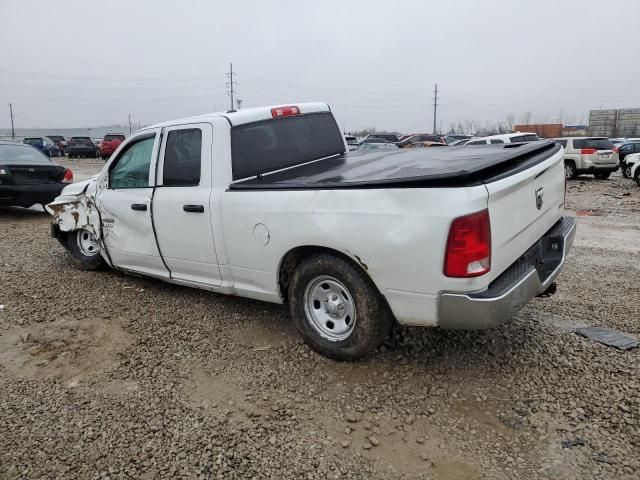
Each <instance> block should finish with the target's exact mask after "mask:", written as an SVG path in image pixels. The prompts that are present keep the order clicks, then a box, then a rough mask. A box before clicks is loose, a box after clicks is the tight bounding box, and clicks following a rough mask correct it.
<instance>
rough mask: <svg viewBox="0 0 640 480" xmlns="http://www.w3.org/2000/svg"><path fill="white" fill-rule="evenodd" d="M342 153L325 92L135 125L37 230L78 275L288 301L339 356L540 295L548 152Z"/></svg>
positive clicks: (565, 223)
mask: <svg viewBox="0 0 640 480" xmlns="http://www.w3.org/2000/svg"><path fill="white" fill-rule="evenodd" d="M312 132H322V134H321V135H317V134H316V135H313V134H312ZM292 138H294V139H295V141H291V139H292ZM345 150H346V145H345V142H344V139H343V137H342V134H341V132H340V129H339V127H338V124H337V123H336V121H335V119H334V117H333V114H332V113H331V109H330V108H329V106H328V105H326V104H324V103H310V104H302V105H292V106H274V107H262V108H246V109H242V110H241V111H238V112H235V111H232V112H226V113H222V114H210V115H201V116H197V117H193V118H187V119H181V120H176V121H171V122H165V123H162V124H159V125H155V126H150V127H145V128H143V129H141V130H139V131H137V132H136V133H134V134H133V135H132V136H131V137H130V138H128V139H127V140H125V144H123V145H122V146H121V148H119V149H118V151H117V152H116V154H114V155H112V156H111V157H110V159H109V160H108V162H107V163H106V164H105V166H104V168H103V169H102V171H101V172H100V173H99V174H98V175H97V176H96V177H94V178H92V179H89V180H87V181H86V182H79V183H76V184H74V185H71V186H69V187H67V188H66V189H65V190H63V191H62V193H61V195H60V196H59V197H58V198H57V199H56V200H54V202H52V203H51V204H49V205H48V206H47V210H48V211H49V212H50V213H51V214H52V215H53V216H54V224H53V226H52V234H53V235H54V236H55V237H56V238H58V240H59V241H60V243H61V244H62V245H64V246H65V247H66V248H67V249H68V251H69V253H70V256H71V258H72V259H73V262H74V263H75V264H76V265H77V266H78V267H80V268H82V269H85V270H95V269H97V268H99V267H100V266H101V265H103V264H107V265H110V266H112V267H114V268H116V269H117V270H118V271H121V272H125V273H130V274H133V275H148V276H152V277H154V278H157V279H162V280H165V281H167V282H171V283H176V284H179V285H184V286H191V287H196V288H202V289H205V290H207V291H213V292H219V293H225V294H232V295H239V296H243V297H248V298H253V299H258V300H263V301H269V302H275V303H286V304H288V307H289V311H290V313H291V317H292V319H293V323H294V325H295V326H296V328H297V330H298V332H299V333H300V335H301V336H302V337H303V339H304V340H305V341H306V342H307V344H309V346H310V347H311V348H312V349H314V350H315V351H316V352H319V353H321V354H323V355H326V356H327V357H330V358H334V359H338V360H353V359H357V358H360V357H362V356H365V355H367V354H369V353H371V352H372V351H373V350H375V349H376V348H377V347H378V346H379V345H380V344H382V342H383V341H384V340H385V338H386V337H387V334H388V332H389V329H390V327H391V325H392V324H393V323H394V322H396V321H398V322H399V323H401V324H405V325H413V326H424V327H441V328H449V329H451V328H454V329H486V328H491V327H494V326H496V325H499V324H500V323H503V322H506V321H508V320H509V319H511V317H512V315H513V314H515V312H517V311H518V310H519V309H520V308H522V307H523V306H524V305H525V304H526V303H528V302H529V301H530V300H531V299H532V298H533V297H535V296H537V295H541V294H544V293H548V294H552V293H553V292H554V291H555V283H554V282H555V281H556V279H557V277H558V275H559V274H560V272H561V270H562V268H563V265H564V263H565V259H566V257H567V255H568V252H569V249H570V247H571V245H572V243H573V239H574V236H575V228H576V224H575V220H574V219H573V218H572V217H571V216H565V215H563V213H564V211H563V208H562V206H563V204H564V194H565V180H564V176H563V152H562V149H561V148H560V147H559V146H558V145H556V144H554V143H553V142H532V143H530V144H525V145H522V146H521V147H520V148H511V149H503V148H501V146H493V147H491V146H489V147H487V148H486V149H483V150H482V151H481V152H470V154H464V152H461V151H460V150H456V151H450V150H449V149H439V150H436V149H432V148H416V149H410V150H407V151H404V152H395V151H372V152H362V153H358V154H357V155H348V154H347V155H345ZM389 157H391V158H389ZM469 158H473V161H472V162H470V161H469ZM435 159H437V160H438V161H434V162H432V160H435ZM425 165H428V166H427V167H426V168H425ZM157 187H159V188H157ZM514 212H517V214H514ZM107 281H108V280H107Z"/></svg>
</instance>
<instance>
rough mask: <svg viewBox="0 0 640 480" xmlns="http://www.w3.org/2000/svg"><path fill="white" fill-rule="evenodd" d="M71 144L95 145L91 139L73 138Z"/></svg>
mask: <svg viewBox="0 0 640 480" xmlns="http://www.w3.org/2000/svg"><path fill="white" fill-rule="evenodd" d="M69 143H93V141H92V140H91V139H90V138H89V137H73V138H71V139H70V140H69Z"/></svg>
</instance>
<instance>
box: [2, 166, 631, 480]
mask: <svg viewBox="0 0 640 480" xmlns="http://www.w3.org/2000/svg"><path fill="white" fill-rule="evenodd" d="M67 163H68V164H69V165H72V168H74V170H76V171H77V172H78V173H81V172H82V175H83V176H84V175H86V176H89V175H90V174H91V172H92V171H93V170H92V169H97V168H99V166H101V165H102V162H101V161H93V160H92V161H86V160H84V161H83V160H79V161H75V162H67ZM79 176H80V175H76V179H78V178H79ZM567 205H568V207H569V208H571V209H572V210H573V211H574V212H575V213H576V214H577V216H578V222H579V230H578V236H577V239H576V243H575V246H574V249H573V252H572V255H571V257H570V259H569V261H568V264H567V268H566V270H565V272H564V273H563V274H562V276H561V278H560V281H559V285H558V293H557V294H556V295H555V296H553V297H551V298H546V299H536V300H534V301H533V302H532V303H531V304H530V305H528V306H527V307H526V308H525V309H523V310H522V311H521V312H520V313H519V314H518V315H517V318H516V320H515V321H514V322H512V323H510V324H507V325H504V326H502V327H500V328H497V329H495V330H491V331H485V332H445V331H438V330H429V329H419V328H401V327H396V328H394V330H393V333H392V336H391V338H390V339H389V341H388V342H387V343H386V344H385V346H384V347H382V348H381V349H380V351H379V352H377V354H376V355H375V356H373V357H372V358H370V359H368V360H366V361H362V362H358V363H351V364H344V363H336V362H332V361H329V360H327V359H324V358H322V357H320V356H318V355H316V354H314V353H313V352H311V351H310V350H309V349H308V348H307V347H306V346H305V345H304V344H303V343H302V342H301V341H300V339H299V337H298V336H297V335H296V333H295V331H294V328H293V326H292V324H291V322H290V320H289V319H288V317H287V311H286V309H285V308H284V307H282V306H277V305H271V304H265V303H259V302H254V301H249V300H245V299H240V298H233V297H227V296H222V295H216V294H212V293H207V292H203V291H198V290H193V289H188V288H182V287H178V286H174V285H169V284H165V283H161V282H158V281H155V280H150V279H144V278H136V277H127V276H123V275H120V274H118V273H115V272H111V271H101V272H82V271H78V270H76V269H74V268H73V267H72V266H71V264H70V262H69V260H68V258H67V257H66V255H65V253H64V251H63V249H62V247H61V246H60V245H58V244H57V243H56V241H54V240H53V239H51V238H50V237H49V235H48V232H49V217H47V215H45V214H43V213H41V211H38V210H37V209H18V208H15V209H11V208H2V209H0V304H2V305H4V307H3V308H2V309H1V310H0V479H2V480H4V479H10V478H11V479H12V478H29V479H32V478H149V479H151V478H224V479H233V478H238V479H245V478H256V479H262V478H273V479H283V478H287V479H288V478H292V479H301V478H305V479H316V478H317V479H327V478H351V479H389V478H391V479H393V478H433V479H475V478H497V479H511V478H526V479H531V478H534V479H535V478H553V479H558V478H560V479H562V478H567V479H568V478H622V479H624V478H628V479H632V478H634V479H635V478H639V477H640V453H639V452H640V397H639V395H638V392H639V391H640V362H639V360H640V350H638V349H636V350H635V351H627V352H620V351H617V350H613V349H610V348H607V347H605V346H602V345H599V344H596V343H594V342H592V341H590V340H587V339H584V338H581V337H578V336H577V335H575V334H574V333H573V328H575V327H576V326H580V325H604V326H608V327H611V328H615V329H619V330H622V331H624V332H627V333H630V334H633V335H636V336H640V302H639V301H638V300H639V299H640V297H639V294H638V289H637V285H638V284H640V264H639V262H638V253H640V242H639V241H638V240H640V227H639V226H638V225H640V222H639V220H640V188H638V187H637V186H636V185H635V184H633V183H632V182H631V181H629V180H625V179H623V178H622V177H620V176H618V175H615V176H613V177H612V178H611V179H610V180H608V181H594V180H591V179H590V178H589V177H584V178H580V179H579V180H576V181H572V182H570V183H569V186H568V190H567Z"/></svg>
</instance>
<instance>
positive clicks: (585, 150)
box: [580, 148, 598, 155]
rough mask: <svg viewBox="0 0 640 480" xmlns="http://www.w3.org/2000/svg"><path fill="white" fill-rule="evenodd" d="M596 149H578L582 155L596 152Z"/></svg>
mask: <svg viewBox="0 0 640 480" xmlns="http://www.w3.org/2000/svg"><path fill="white" fill-rule="evenodd" d="M597 151H598V150H597V149H595V148H583V149H582V150H580V153H581V154H583V155H591V154H593V153H596V152H597Z"/></svg>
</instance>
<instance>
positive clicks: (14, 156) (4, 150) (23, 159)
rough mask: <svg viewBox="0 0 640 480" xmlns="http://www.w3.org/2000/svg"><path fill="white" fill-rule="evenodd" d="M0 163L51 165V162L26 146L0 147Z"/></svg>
mask: <svg viewBox="0 0 640 480" xmlns="http://www.w3.org/2000/svg"><path fill="white" fill-rule="evenodd" d="M0 163H5V164H7V163H11V164H14V165H15V164H20V163H51V160H49V159H48V158H47V157H45V156H44V155H43V154H41V153H40V151H39V150H36V149H35V148H33V147H29V146H27V145H0Z"/></svg>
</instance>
